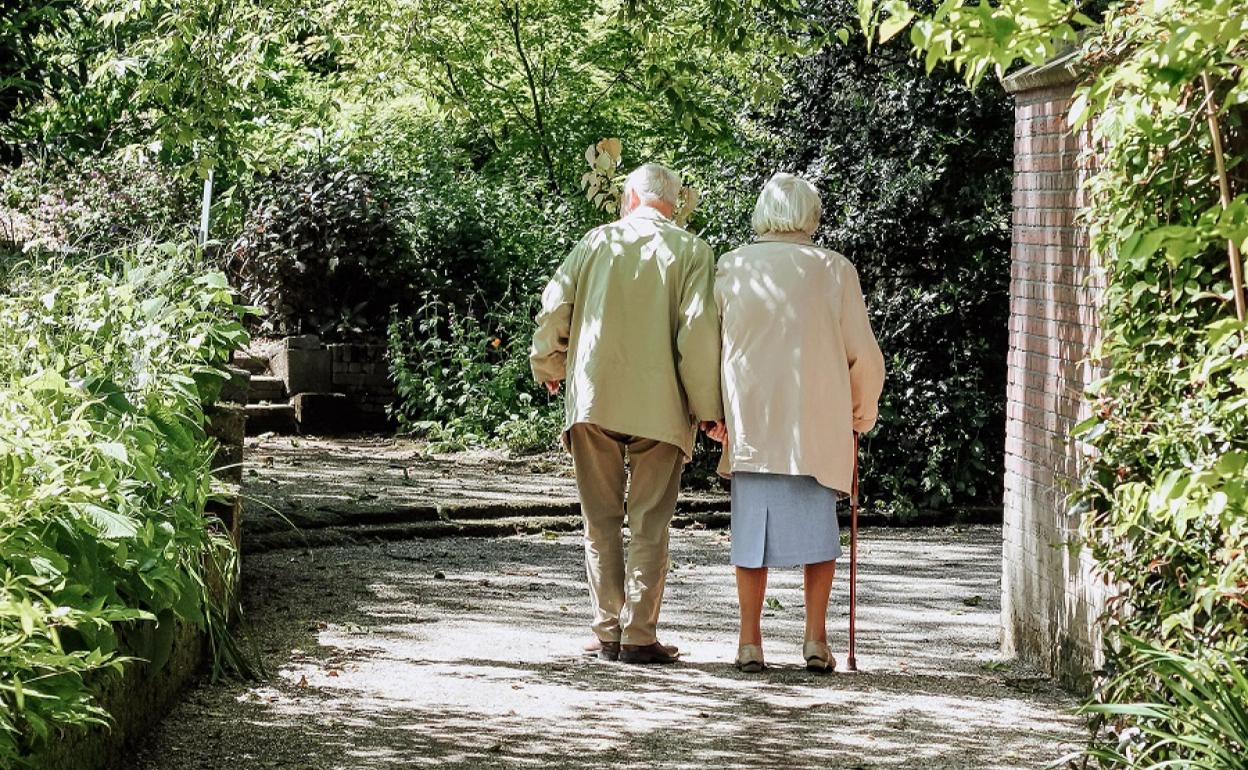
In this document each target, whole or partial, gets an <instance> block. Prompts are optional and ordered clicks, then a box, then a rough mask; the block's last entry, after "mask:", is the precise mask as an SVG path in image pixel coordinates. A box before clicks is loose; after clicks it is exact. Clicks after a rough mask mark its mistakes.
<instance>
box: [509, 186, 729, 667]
mask: <svg viewBox="0 0 1248 770" xmlns="http://www.w3.org/2000/svg"><path fill="white" fill-rule="evenodd" d="M680 188H681V181H680V177H679V176H677V175H676V174H675V172H673V171H671V170H669V169H667V168H664V167H663V166H660V165H658V164H654V163H650V164H646V165H644V166H642V167H641V168H639V169H637V170H636V171H634V172H633V173H631V174H629V176H628V179H627V180H626V182H625V184H624V200H623V205H622V207H621V214H622V217H621V218H620V219H619V221H616V222H612V223H611V224H608V225H603V226H602V227H597V228H595V229H593V230H591V231H590V232H589V233H588V234H587V235H586V236H585V237H584V238H582V239H581V241H580V243H578V244H577V245H576V246H575V247H574V248H573V249H572V252H571V253H570V254H569V255H568V257H567V259H565V260H564V262H563V264H562V265H560V267H559V269H558V270H557V271H556V272H555V276H554V278H552V279H551V281H550V283H549V284H548V285H547V286H546V290H545V292H544V293H543V294H542V310H541V312H540V313H539V314H538V316H537V331H536V333H535V334H534V336H533V348H532V351H531V355H530V361H531V363H532V366H533V375H534V376H535V377H536V378H537V380H538V381H539V382H542V383H545V384H546V387H547V389H548V390H549V391H550V392H551V393H557V392H558V391H559V384H560V382H561V381H563V380H565V379H566V380H567V394H566V423H565V430H564V434H563V440H564V444H565V446H567V447H568V448H569V449H570V451H571V453H572V462H573V465H574V466H575V468H576V483H577V487H578V489H579V491H580V497H581V513H582V515H583V516H584V519H585V567H586V571H587V572H588V575H589V593H590V603H591V605H592V609H593V630H594V634H595V636H596V637H597V641H595V642H594V643H592V644H591V645H590V647H589V648H588V649H589V650H590V651H595V650H596V651H597V653H598V656H599V657H601V658H603V659H606V660H617V659H618V660H621V661H624V662H626V663H671V662H673V661H675V660H676V656H677V652H676V649H675V648H674V647H666V646H664V645H662V644H660V643H659V641H658V637H657V636H656V631H657V627H658V621H659V608H660V604H661V603H662V600H663V586H664V583H665V581H666V578H667V566H668V533H669V527H670V524H671V520H672V515H673V514H674V513H675V512H676V496H677V493H678V492H679V490H680V475H681V470H682V469H683V467H684V463H685V462H686V461H687V460H688V459H689V457H690V454H691V453H692V451H693V442H694V438H695V437H696V435H697V426H698V424H699V423H702V427H703V428H705V429H709V428H711V427H712V426H713V425H714V424H715V423H718V422H720V421H722V418H723V406H722V403H721V400H720V399H721V396H720V375H719V349H720V341H719V318H718V313H717V311H716V308H715V300H714V273H715V261H714V257H713V255H712V253H711V249H710V247H709V246H707V245H706V243H705V242H704V241H702V240H701V239H700V238H697V237H695V236H694V235H691V234H690V233H688V232H686V231H685V230H684V229H682V228H680V227H678V226H676V224H674V223H673V222H672V220H671V217H672V212H673V210H674V209H675V206H676V202H677V196H678V194H679V192H680ZM625 458H627V461H628V469H629V473H630V474H631V477H632V480H631V483H628V482H626V478H625ZM626 517H627V519H628V529H629V533H630V544H629V549H628V555H627V560H626V558H625V554H624V541H623V531H622V530H623V525H624V520H625V518H626Z"/></svg>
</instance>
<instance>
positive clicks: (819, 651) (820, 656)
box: [802, 640, 836, 674]
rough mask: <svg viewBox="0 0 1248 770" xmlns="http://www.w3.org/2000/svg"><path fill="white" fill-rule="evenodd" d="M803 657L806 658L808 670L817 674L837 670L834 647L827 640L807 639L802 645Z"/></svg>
mask: <svg viewBox="0 0 1248 770" xmlns="http://www.w3.org/2000/svg"><path fill="white" fill-rule="evenodd" d="M802 657H803V658H805V659H806V670H807V671H814V672H815V673H817V674H830V673H832V672H833V671H835V670H836V658H834V657H832V649H831V648H830V647H828V643H827V642H812V641H810V640H807V641H806V643H805V644H803V645H802Z"/></svg>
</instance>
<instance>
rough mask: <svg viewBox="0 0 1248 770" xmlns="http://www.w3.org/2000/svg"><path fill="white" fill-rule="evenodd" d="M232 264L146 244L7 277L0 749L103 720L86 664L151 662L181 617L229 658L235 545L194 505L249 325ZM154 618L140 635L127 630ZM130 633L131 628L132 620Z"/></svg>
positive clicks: (18, 748) (14, 750)
mask: <svg viewBox="0 0 1248 770" xmlns="http://www.w3.org/2000/svg"><path fill="white" fill-rule="evenodd" d="M239 316H240V308H238V307H237V306H236V305H235V304H234V301H233V298H232V295H231V293H230V291H229V289H228V288H227V287H226V283H225V278H224V277H223V276H221V275H217V274H203V273H202V271H201V270H200V269H199V268H198V266H197V263H196V262H195V260H194V259H193V258H192V257H191V256H190V255H189V254H187V253H185V252H183V251H180V250H178V249H174V248H172V247H154V248H145V249H141V250H139V251H138V252H135V253H132V254H128V255H126V256H125V257H124V259H123V261H120V262H116V263H113V262H111V261H110V262H109V265H108V266H107V267H105V268H103V269H101V268H100V267H99V266H97V265H92V266H85V265H84V266H70V267H65V266H58V265H55V264H45V265H43V266H38V267H32V266H25V267H23V268H21V269H19V270H17V271H16V273H15V275H14V276H13V277H12V278H11V282H10V284H9V285H8V287H7V288H6V289H5V290H4V292H3V293H0V571H2V573H3V575H4V577H3V592H2V593H0V765H3V766H4V767H14V766H15V765H16V764H17V763H18V762H19V761H20V760H19V756H20V755H22V754H24V753H26V752H27V751H29V750H31V749H33V748H36V747H38V746H39V745H40V744H42V743H44V742H45V741H47V740H49V739H50V738H51V736H52V735H53V734H54V732H55V731H57V730H59V729H62V728H66V727H71V726H81V725H86V724H90V723H101V722H104V721H106V719H107V715H106V714H105V713H104V712H103V711H102V710H101V708H100V707H99V705H98V704H96V703H95V702H94V701H93V699H92V695H91V690H90V687H89V677H88V675H89V674H91V673H92V672H96V671H101V670H104V669H109V670H114V671H120V670H121V669H122V668H123V666H124V664H125V663H126V662H127V661H128V660H129V658H127V657H126V655H127V654H135V655H141V656H142V657H145V658H148V659H150V660H152V661H153V663H154V664H156V665H157V666H159V665H160V663H161V662H162V660H163V659H165V657H166V656H167V655H168V652H169V646H170V645H171V644H172V641H173V629H174V626H175V623H177V622H186V623H193V624H195V625H198V626H199V627H201V628H205V629H207V630H209V632H210V637H211V638H212V639H213V645H214V649H215V650H216V652H217V653H218V656H219V658H218V659H219V661H221V662H222V664H225V663H226V662H228V661H229V660H231V659H233V660H234V661H235V662H237V658H233V657H232V656H233V655H234V650H233V647H232V645H231V644H230V643H229V641H228V633H227V631H226V629H225V626H224V622H223V620H224V617H223V612H224V603H225V602H226V601H228V599H227V598H226V597H228V596H229V595H230V590H229V585H227V586H226V589H227V590H226V592H225V596H222V595H220V594H219V593H216V592H214V590H213V589H212V588H211V579H212V578H211V577H210V575H212V574H216V575H219V576H221V577H223V578H224V579H225V581H226V582H227V584H229V583H232V579H233V574H234V563H233V548H232V546H231V544H230V542H229V539H228V538H227V537H226V536H225V535H223V534H222V533H220V532H219V531H218V529H217V528H216V527H214V526H213V525H212V524H211V523H210V522H208V521H207V520H206V519H205V514H204V510H205V504H206V502H207V501H208V499H209V496H210V494H212V490H211V488H210V474H209V468H210V462H211V460H212V455H213V452H214V444H213V442H212V441H211V440H210V439H209V438H207V436H206V434H205V432H204V412H203V403H204V402H205V401H206V400H211V399H212V398H213V397H214V396H215V394H216V393H218V392H219V388H220V386H221V383H222V381H223V375H222V373H221V369H220V367H221V365H222V364H223V363H224V362H225V361H226V360H227V359H228V358H229V355H230V352H231V350H233V349H234V348H235V347H237V346H239V345H240V344H242V343H243V342H244V341H245V339H246V334H245V332H244V330H243V327H242V325H241V323H240V318H239ZM149 623H155V633H154V634H152V635H151V638H152V639H153V640H154V641H153V643H152V648H151V649H143V650H133V649H130V650H126V649H124V648H123V646H122V645H121V643H120V639H121V637H122V636H123V634H124V629H125V628H127V627H129V626H133V625H134V624H149ZM127 636H134V635H127Z"/></svg>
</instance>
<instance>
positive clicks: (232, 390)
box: [217, 366, 251, 404]
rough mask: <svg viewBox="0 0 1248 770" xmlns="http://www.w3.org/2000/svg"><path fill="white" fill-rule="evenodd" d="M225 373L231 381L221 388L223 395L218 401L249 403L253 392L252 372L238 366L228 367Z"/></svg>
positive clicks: (227, 381) (228, 380)
mask: <svg viewBox="0 0 1248 770" xmlns="http://www.w3.org/2000/svg"><path fill="white" fill-rule="evenodd" d="M225 371H226V373H227V374H228V375H229V379H227V380H226V381H225V383H224V384H223V385H222V386H221V395H220V396H218V397H217V400H218V401H228V402H233V403H235V404H245V403H247V400H248V398H249V397H250V392H251V372H249V371H247V370H246V369H243V368H240V367H237V366H227V367H225Z"/></svg>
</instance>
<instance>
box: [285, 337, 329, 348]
mask: <svg viewBox="0 0 1248 770" xmlns="http://www.w3.org/2000/svg"><path fill="white" fill-rule="evenodd" d="M282 348H283V349H285V350H320V349H321V338H320V337H318V336H316V335H315V334H299V335H295V336H293V337H287V338H286V339H285V340H283V345H282Z"/></svg>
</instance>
